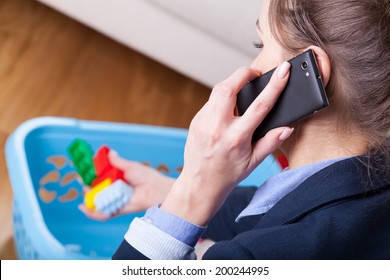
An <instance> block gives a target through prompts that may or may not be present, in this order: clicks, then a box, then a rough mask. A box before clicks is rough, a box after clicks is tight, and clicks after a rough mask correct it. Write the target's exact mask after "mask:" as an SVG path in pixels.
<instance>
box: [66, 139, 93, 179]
mask: <svg viewBox="0 0 390 280" xmlns="http://www.w3.org/2000/svg"><path fill="white" fill-rule="evenodd" d="M68 154H69V156H70V158H71V160H72V162H73V164H74V166H75V168H76V171H77V173H79V175H80V177H81V179H82V180H83V183H84V184H85V185H87V186H90V185H92V181H93V180H94V179H95V178H96V172H95V167H94V165H93V151H92V148H91V146H90V145H89V144H88V143H87V142H85V141H84V140H81V139H75V140H74V141H73V142H72V143H71V144H70V145H69V147H68Z"/></svg>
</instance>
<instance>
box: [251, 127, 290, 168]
mask: <svg viewBox="0 0 390 280" xmlns="http://www.w3.org/2000/svg"><path fill="white" fill-rule="evenodd" d="M293 132H294V128H290V127H279V128H275V129H273V130H271V131H269V132H268V133H267V134H266V135H265V136H264V137H263V138H261V139H260V140H259V141H257V142H256V143H255V144H254V147H253V156H252V159H253V162H252V163H251V164H253V166H257V165H258V164H259V163H260V162H261V161H263V160H264V159H265V158H266V157H267V156H268V155H269V154H271V153H272V152H273V151H275V150H276V149H277V148H279V147H280V146H281V145H282V143H283V142H284V141H285V140H287V139H288V138H289V137H290V136H291V134H292V133H293Z"/></svg>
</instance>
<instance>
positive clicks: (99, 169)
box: [93, 146, 113, 178]
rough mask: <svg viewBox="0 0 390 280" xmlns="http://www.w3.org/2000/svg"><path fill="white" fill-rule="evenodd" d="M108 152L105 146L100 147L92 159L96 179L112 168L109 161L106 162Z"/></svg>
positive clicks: (108, 149)
mask: <svg viewBox="0 0 390 280" xmlns="http://www.w3.org/2000/svg"><path fill="white" fill-rule="evenodd" d="M109 152H110V148H108V147H107V146H102V147H100V149H99V150H98V151H97V153H96V154H95V156H94V157H93V165H94V166H95V171H96V175H97V177H98V178H99V177H101V176H102V175H104V174H105V173H107V172H108V171H110V169H111V168H113V166H112V165H111V163H110V161H109V160H108V153H109Z"/></svg>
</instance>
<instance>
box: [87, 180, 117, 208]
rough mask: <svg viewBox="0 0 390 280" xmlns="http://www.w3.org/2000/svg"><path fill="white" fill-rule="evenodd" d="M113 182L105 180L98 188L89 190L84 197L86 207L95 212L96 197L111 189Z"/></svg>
mask: <svg viewBox="0 0 390 280" xmlns="http://www.w3.org/2000/svg"><path fill="white" fill-rule="evenodd" d="M111 183H112V181H111V179H110V178H108V179H106V180H104V181H103V182H101V183H100V184H99V185H97V186H96V187H94V188H92V189H91V190H89V191H88V192H87V193H86V194H85V197H84V203H85V206H87V208H88V209H91V210H94V209H95V197H96V195H97V194H98V193H99V192H101V191H103V190H104V189H105V188H107V187H109V186H110V185H111Z"/></svg>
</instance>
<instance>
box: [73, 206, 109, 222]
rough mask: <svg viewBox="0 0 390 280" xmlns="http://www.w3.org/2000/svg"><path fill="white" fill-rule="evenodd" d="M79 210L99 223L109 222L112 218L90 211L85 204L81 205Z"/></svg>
mask: <svg viewBox="0 0 390 280" xmlns="http://www.w3.org/2000/svg"><path fill="white" fill-rule="evenodd" d="M78 208H79V210H80V211H81V212H83V213H84V215H85V216H87V217H88V218H90V219H93V220H97V221H102V222H103V221H107V220H108V219H109V218H110V217H107V216H106V215H104V214H103V213H102V212H98V211H93V210H89V209H88V208H87V207H86V206H85V205H84V204H80V205H79V206H78Z"/></svg>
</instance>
